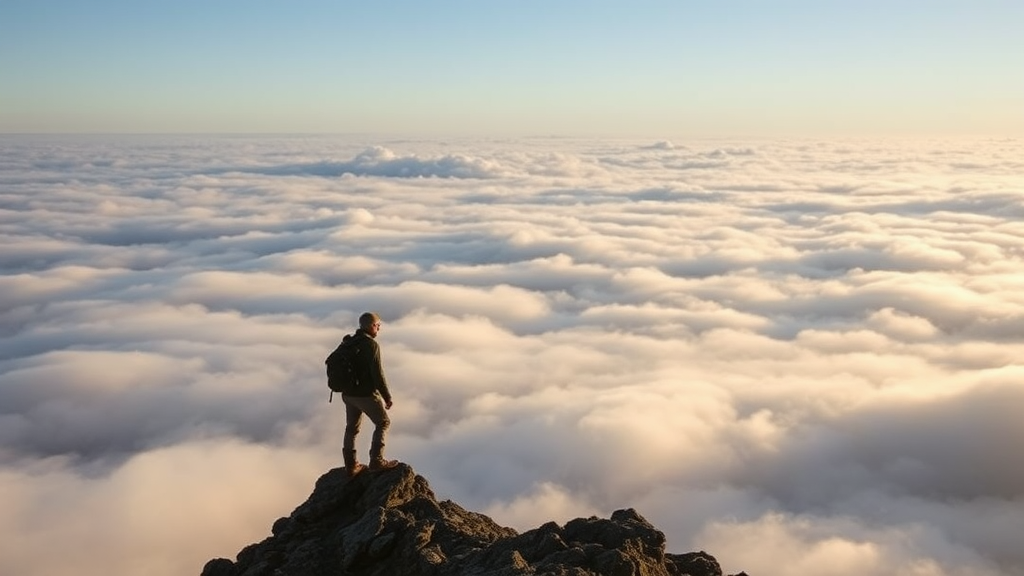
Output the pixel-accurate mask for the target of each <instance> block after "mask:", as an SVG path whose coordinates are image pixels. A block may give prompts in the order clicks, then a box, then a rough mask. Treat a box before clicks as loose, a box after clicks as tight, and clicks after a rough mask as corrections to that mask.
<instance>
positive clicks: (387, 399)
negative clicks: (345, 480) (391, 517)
mask: <svg viewBox="0 0 1024 576" xmlns="http://www.w3.org/2000/svg"><path fill="white" fill-rule="evenodd" d="M378 332H380V316H378V315H376V314H374V313H373V312H366V313H365V314H363V315H362V316H360V317H359V330H356V333H355V334H354V335H348V336H345V338H344V340H343V342H345V343H346V344H351V345H354V346H357V347H358V349H359V351H358V352H357V354H356V359H357V360H356V363H355V364H356V375H357V376H358V379H359V386H358V389H359V391H358V392H352V393H344V394H342V396H341V399H342V400H343V401H344V402H345V439H344V442H343V444H342V453H343V454H342V455H343V457H344V459H345V471H346V472H347V473H348V475H349V477H353V476H355V475H356V474H358V473H360V472H362V471H363V470H364V469H365V468H366V466H363V465H362V464H360V463H359V462H358V458H356V436H357V435H358V434H359V426H360V424H362V420H363V414H366V417H367V418H369V419H370V421H371V422H373V425H374V430H373V439H372V441H371V443H370V470H371V471H376V470H387V469H388V468H394V467H395V466H397V465H398V462H397V461H395V460H385V459H384V440H385V437H386V436H387V432H388V427H390V426H391V419H390V418H388V414H387V410H390V409H391V405H392V402H391V391H390V390H388V381H387V378H385V377H384V367H383V366H382V364H381V359H380V345H379V344H377V341H376V338H377V333H378Z"/></svg>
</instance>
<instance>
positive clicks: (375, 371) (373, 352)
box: [342, 328, 391, 402]
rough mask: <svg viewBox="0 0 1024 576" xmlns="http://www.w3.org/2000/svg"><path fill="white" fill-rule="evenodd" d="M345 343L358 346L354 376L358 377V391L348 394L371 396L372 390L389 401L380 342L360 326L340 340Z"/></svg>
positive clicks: (389, 394) (389, 395)
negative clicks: (353, 332)
mask: <svg viewBox="0 0 1024 576" xmlns="http://www.w3.org/2000/svg"><path fill="white" fill-rule="evenodd" d="M342 341H343V342H344V343H345V344H350V345H354V346H358V347H359V353H358V354H357V355H356V358H357V359H358V360H357V362H356V376H357V377H358V378H359V388H360V390H365V391H366V392H365V393H363V392H360V393H358V394H349V396H373V393H374V391H376V392H380V396H381V398H383V399H384V401H385V402H390V401H391V391H390V390H388V379H387V378H386V377H385V376H384V365H383V363H381V360H380V344H377V341H376V340H374V339H373V338H371V337H370V335H369V334H367V333H366V332H363V330H362V328H360V329H359V330H356V333H355V334H349V335H347V336H345V338H344V339H343V340H342Z"/></svg>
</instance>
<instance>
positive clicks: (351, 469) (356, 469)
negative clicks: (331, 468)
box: [345, 462, 366, 478]
mask: <svg viewBox="0 0 1024 576" xmlns="http://www.w3.org/2000/svg"><path fill="white" fill-rule="evenodd" d="M363 470H366V466H363V465H362V464H360V463H358V462H356V463H355V464H353V465H351V466H345V475H346V476H348V477H349V478H355V477H356V475H357V474H359V473H360V472H362V471H363Z"/></svg>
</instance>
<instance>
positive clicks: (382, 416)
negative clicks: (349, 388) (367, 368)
mask: <svg viewBox="0 0 1024 576" xmlns="http://www.w3.org/2000/svg"><path fill="white" fill-rule="evenodd" d="M341 399H342V400H343V401H344V402H345V439H344V441H343V443H342V450H344V451H345V452H348V453H355V450H356V436H358V435H359V428H360V426H361V425H362V422H363V414H366V417H367V418H369V419H370V422H373V426H374V429H373V439H372V440H371V441H370V461H371V462H372V461H374V460H380V459H383V458H384V441H385V439H386V438H387V434H388V427H390V426H391V419H390V418H388V412H387V409H385V408H384V400H382V399H381V397H380V395H378V394H374V395H373V396H348V395H344V394H343V395H342V396H341Z"/></svg>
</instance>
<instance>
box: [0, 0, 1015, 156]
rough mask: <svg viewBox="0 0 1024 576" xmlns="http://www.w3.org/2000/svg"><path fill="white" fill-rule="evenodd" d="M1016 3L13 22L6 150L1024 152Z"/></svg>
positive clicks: (497, 8) (3, 56)
mask: <svg viewBox="0 0 1024 576" xmlns="http://www.w3.org/2000/svg"><path fill="white" fill-rule="evenodd" d="M1022 29H1024V3H1021V2H1015V1H1009V0H1006V1H996V0H971V1H967V0H964V1H959V2H952V1H924V0H921V1H912V0H894V1H892V0H891V1H887V2H879V1H874V0H864V1H857V2H853V1H847V2H823V1H820V0H819V1H796V0H794V1H777V2H768V1H752V0H747V1H726V2H714V3H712V2H690V1H658V2H652V1H640V2H611V1H591V2H578V1H572V2H568V1H566V2H544V3H542V2H521V1H520V2H506V1H500V2H479V1H476V2H469V1H463V2H453V1H448V0H442V1H439V2H408V1H392V2H374V3H370V2H361V3H356V2H344V1H342V2H327V1H307V2H279V1H276V2H267V1H255V2H253V1H250V2H228V1H220V2H208V1H207V2H196V1H189V0H186V1H179V2H173V3H170V2H146V3H142V2H128V1H112V0H99V1H93V2H78V1H62V0H50V1H45V2H23V1H10V0H0V131H3V132H342V133H352V132H374V133H403V134H410V133H421V134H449V133H451V134H592V135H630V136H665V137H673V136H675V137H678V136H686V135H705V136H748V135H750V136H754V135H799V134H814V135H818V134H822V135H824V134H854V135H873V134H925V135H931V134H993V135H1019V134H1022V133H1024V74H1021V73H1020V70H1024V35H1021V34H1020V33H1019V32H1020V30H1022Z"/></svg>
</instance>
